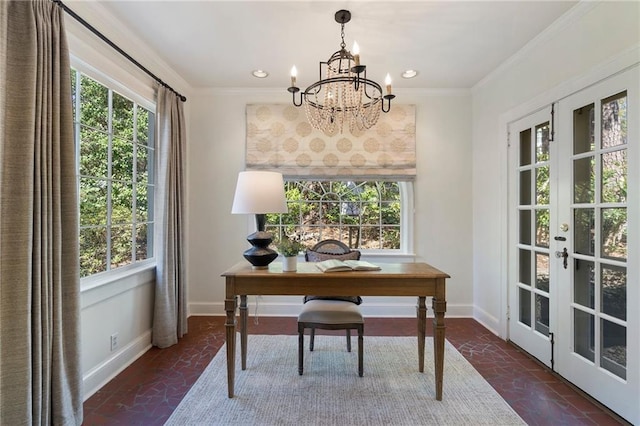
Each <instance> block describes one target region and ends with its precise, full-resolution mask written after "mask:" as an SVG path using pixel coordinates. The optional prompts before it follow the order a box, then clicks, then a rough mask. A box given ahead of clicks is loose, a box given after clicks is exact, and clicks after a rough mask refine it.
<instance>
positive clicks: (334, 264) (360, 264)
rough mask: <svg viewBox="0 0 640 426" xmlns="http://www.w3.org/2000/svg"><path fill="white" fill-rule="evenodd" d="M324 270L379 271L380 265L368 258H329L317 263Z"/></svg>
mask: <svg viewBox="0 0 640 426" xmlns="http://www.w3.org/2000/svg"><path fill="white" fill-rule="evenodd" d="M316 266H317V267H318V269H320V270H321V271H322V272H338V271H379V270H380V267H379V266H378V265H374V264H373V263H370V262H367V261H366V260H338V259H328V260H323V261H322V262H318V263H316Z"/></svg>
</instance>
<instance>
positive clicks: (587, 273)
mask: <svg viewBox="0 0 640 426" xmlns="http://www.w3.org/2000/svg"><path fill="white" fill-rule="evenodd" d="M574 265H575V271H574V279H573V301H574V302H575V303H579V304H580V305H582V306H586V307H588V308H593V307H594V306H595V305H594V304H595V268H594V265H593V262H591V261H588V260H581V259H574Z"/></svg>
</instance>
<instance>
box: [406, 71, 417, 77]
mask: <svg viewBox="0 0 640 426" xmlns="http://www.w3.org/2000/svg"><path fill="white" fill-rule="evenodd" d="M416 75H418V71H416V70H406V71H405V72H403V73H402V78H413V77H415V76H416Z"/></svg>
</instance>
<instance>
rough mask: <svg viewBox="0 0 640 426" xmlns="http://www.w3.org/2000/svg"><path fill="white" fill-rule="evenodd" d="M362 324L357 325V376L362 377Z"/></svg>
mask: <svg viewBox="0 0 640 426" xmlns="http://www.w3.org/2000/svg"><path fill="white" fill-rule="evenodd" d="M363 334H364V326H363V325H360V326H359V327H358V376H360V377H362V376H363V374H364V338H363Z"/></svg>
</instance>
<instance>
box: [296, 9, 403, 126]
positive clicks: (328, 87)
mask: <svg viewBox="0 0 640 426" xmlns="http://www.w3.org/2000/svg"><path fill="white" fill-rule="evenodd" d="M335 20H336V22H337V23H339V24H340V26H341V32H340V36H341V38H342V42H341V43H340V50H338V51H337V52H335V53H334V54H333V55H331V57H330V58H329V60H328V61H327V62H320V76H319V78H320V79H319V80H318V81H316V82H315V83H313V84H311V85H310V86H309V87H307V88H306V89H305V90H304V91H303V92H301V91H300V88H299V87H297V86H296V77H297V70H296V67H295V66H294V67H293V68H292V69H291V87H289V88H288V89H287V90H288V91H289V92H290V93H291V95H292V97H293V104H294V105H295V106H297V107H299V106H302V104H303V103H304V109H305V112H306V114H307V119H308V120H309V123H310V124H311V126H313V127H314V128H316V129H318V130H321V131H323V132H324V133H325V134H327V135H335V134H337V133H338V132H340V133H342V131H343V128H344V127H345V126H348V128H349V131H350V132H351V133H357V132H361V131H363V130H366V129H370V128H371V127H372V126H374V125H375V124H376V122H377V121H378V118H379V117H380V111H382V112H385V113H387V112H389V110H390V109H391V100H392V99H393V98H395V95H392V94H391V78H390V77H389V74H387V78H386V79H385V85H386V94H385V95H383V94H382V87H381V86H380V84H378V83H376V82H375V81H373V80H369V79H368V78H367V67H366V66H365V65H362V64H360V52H359V48H358V44H357V43H354V44H353V49H352V50H353V54H352V53H351V52H349V51H348V50H346V49H345V46H346V44H345V42H344V24H346V23H347V22H349V21H350V20H351V12H349V11H348V10H339V11H337V12H336V14H335ZM323 70H324V71H323ZM323 75H324V76H325V78H324V79H323V78H322V77H323ZM298 92H300V96H299V98H298V100H297V101H296V93H298ZM385 103H386V106H385Z"/></svg>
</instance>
